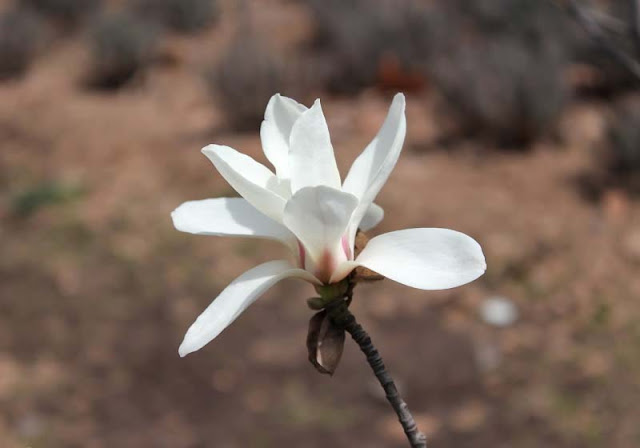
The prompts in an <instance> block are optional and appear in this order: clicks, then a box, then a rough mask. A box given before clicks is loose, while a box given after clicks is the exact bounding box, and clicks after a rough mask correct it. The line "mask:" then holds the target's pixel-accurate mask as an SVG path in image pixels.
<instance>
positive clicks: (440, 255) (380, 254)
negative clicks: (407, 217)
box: [356, 229, 487, 289]
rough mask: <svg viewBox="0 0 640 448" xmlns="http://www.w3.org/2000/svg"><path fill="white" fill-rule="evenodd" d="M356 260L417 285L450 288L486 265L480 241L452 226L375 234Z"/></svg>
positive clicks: (482, 270) (389, 275) (461, 282)
mask: <svg viewBox="0 0 640 448" xmlns="http://www.w3.org/2000/svg"><path fill="white" fill-rule="evenodd" d="M356 263H357V264H359V265H361V266H364V267H367V268H369V269H371V270H373V271H375V272H377V273H378V274H381V275H384V276H385V277H388V278H390V279H391V280H395V281H397V282H399V283H404V284H405V285H408V286H412V287H414V288H418V289H449V288H454V287H456V286H460V285H464V284H465V283H469V282H471V281H473V280H475V279H476V278H478V277H480V276H481V275H482V274H483V273H484V271H485V270H486V268H487V265H486V263H485V259H484V255H483V253H482V248H481V247H480V245H479V244H478V243H477V242H476V241H475V240H474V239H473V238H471V237H469V236H467V235H465V234H464V233H460V232H456V231H454V230H449V229H407V230H399V231H396V232H390V233H385V234H383V235H380V236H377V237H375V238H372V239H371V240H370V241H369V243H368V244H367V247H365V249H364V250H363V251H362V252H361V253H360V255H359V256H358V258H357V259H356Z"/></svg>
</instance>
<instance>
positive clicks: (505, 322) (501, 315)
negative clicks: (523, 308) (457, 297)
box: [480, 296, 518, 327]
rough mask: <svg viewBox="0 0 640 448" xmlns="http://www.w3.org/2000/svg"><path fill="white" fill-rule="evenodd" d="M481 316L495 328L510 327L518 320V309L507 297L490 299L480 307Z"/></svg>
mask: <svg viewBox="0 0 640 448" xmlns="http://www.w3.org/2000/svg"><path fill="white" fill-rule="evenodd" d="M480 316H481V317H482V320H484V321H485V322H486V323H488V324H489V325H493V326H494V327H508V326H510V325H513V323H515V321H516V320H517V319H518V309H517V308H516V306H515V304H514V303H513V302H512V301H511V300H509V299H507V298H506V297H499V296H496V297H490V298H488V299H486V300H485V301H484V302H483V303H482V305H481V306H480Z"/></svg>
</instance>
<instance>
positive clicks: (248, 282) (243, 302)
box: [178, 260, 320, 357]
mask: <svg viewBox="0 0 640 448" xmlns="http://www.w3.org/2000/svg"><path fill="white" fill-rule="evenodd" d="M287 277H297V278H301V279H303V280H306V281H308V282H311V283H314V284H320V282H319V281H318V280H317V279H316V278H315V277H314V276H313V275H311V274H310V273H308V272H307V271H304V270H302V269H295V268H293V267H292V266H291V265H290V264H289V263H288V262H286V261H283V260H278V261H270V262H267V263H264V264H261V265H259V266H256V267H255V268H253V269H250V270H248V271H247V272H245V273H244V274H242V275H241V276H240V277H238V278H236V279H235V280H234V281H233V282H231V284H230V285H229V286H227V287H226V288H225V289H224V290H223V291H222V292H221V293H220V295H219V296H218V297H217V298H216V299H215V300H214V301H213V302H212V303H211V305H209V306H208V307H207V309H206V310H204V312H203V313H202V314H201V315H200V316H198V318H197V319H196V321H195V322H194V323H193V325H191V327H190V328H189V330H188V331H187V334H186V335H185V337H184V340H183V341H182V344H180V348H179V350H178V353H179V354H180V356H183V357H184V356H186V355H188V354H189V353H192V352H195V351H196V350H200V349H201V348H202V347H204V346H205V345H206V344H208V343H209V342H211V341H212V340H213V339H214V338H215V337H216V336H218V335H219V334H220V332H222V330H224V329H225V328H226V327H227V326H229V324H231V323H232V322H233V321H234V320H236V318H237V317H238V316H239V315H240V313H242V312H243V311H244V310H245V309H247V307H248V306H249V305H251V304H252V303H253V302H255V301H256V300H257V299H258V298H259V297H260V296H261V295H262V294H263V293H264V292H265V291H266V290H267V289H269V288H270V287H271V286H273V285H274V284H275V283H277V282H278V281H280V280H282V279H284V278H287Z"/></svg>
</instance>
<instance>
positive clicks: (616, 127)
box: [600, 95, 640, 192]
mask: <svg viewBox="0 0 640 448" xmlns="http://www.w3.org/2000/svg"><path fill="white" fill-rule="evenodd" d="M607 136H608V145H606V146H605V148H604V149H603V150H602V152H601V153H600V156H601V161H600V165H601V166H603V167H606V168H607V170H608V172H609V175H610V176H611V177H612V179H613V180H615V181H619V182H621V183H623V184H627V185H628V186H630V187H632V188H633V189H634V190H635V191H638V192H640V96H638V95H633V96H630V97H628V98H624V99H622V100H620V101H618V102H617V103H616V104H615V105H614V113H613V116H612V117H611V119H610V122H609V131H608V133H607Z"/></svg>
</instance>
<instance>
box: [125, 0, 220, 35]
mask: <svg viewBox="0 0 640 448" xmlns="http://www.w3.org/2000/svg"><path fill="white" fill-rule="evenodd" d="M135 8H136V10H137V12H138V13H139V14H141V15H142V16H143V17H145V18H148V19H153V20H155V21H157V22H158V23H159V24H161V25H162V26H164V27H166V28H169V29H172V30H174V31H177V32H180V33H192V32H196V31H199V30H202V29H204V28H206V27H207V26H208V25H210V24H211V23H212V22H213V21H215V20H216V19H217V17H218V14H219V9H218V3H217V1H216V0H138V2H137V4H136V7H135Z"/></svg>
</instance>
